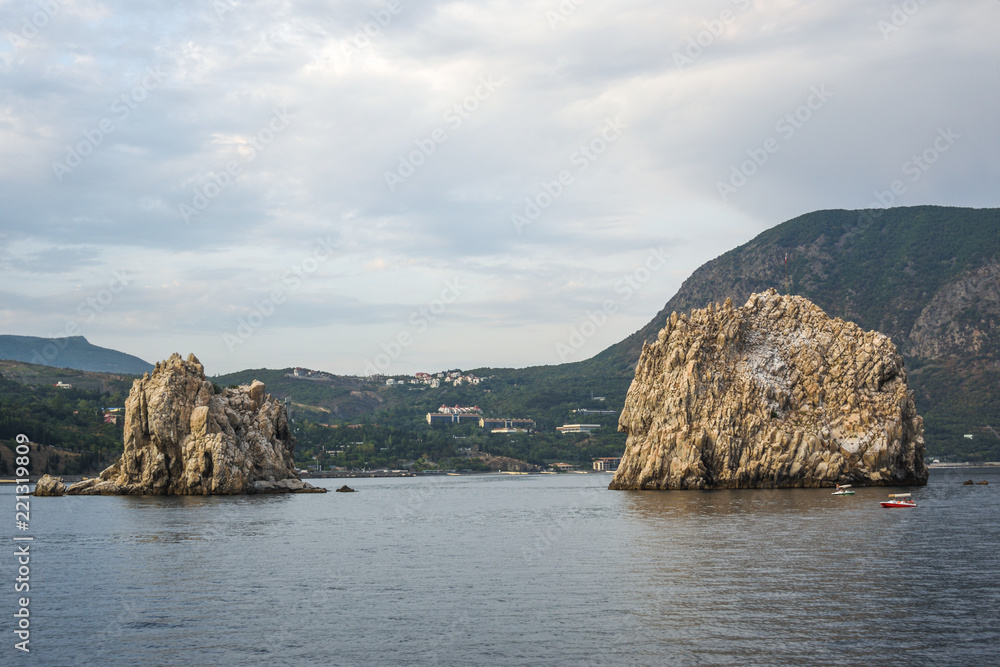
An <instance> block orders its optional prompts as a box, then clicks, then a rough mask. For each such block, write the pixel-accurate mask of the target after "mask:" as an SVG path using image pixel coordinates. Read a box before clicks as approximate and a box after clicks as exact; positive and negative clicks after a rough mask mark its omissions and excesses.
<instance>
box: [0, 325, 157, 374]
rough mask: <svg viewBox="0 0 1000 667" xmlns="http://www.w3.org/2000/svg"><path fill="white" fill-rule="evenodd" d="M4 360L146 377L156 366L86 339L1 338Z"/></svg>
mask: <svg viewBox="0 0 1000 667" xmlns="http://www.w3.org/2000/svg"><path fill="white" fill-rule="evenodd" d="M0 359H10V360H12V361H23V362H27V363H32V364H38V365H41V366H53V367H56V368H72V369H75V370H79V371H92V372H95V373H124V374H127V375H142V374H143V373H145V372H147V371H151V370H153V365H152V364H150V363H148V362H145V361H143V360H142V359H140V358H139V357H134V356H132V355H131V354H125V353H124V352H118V351H117V350H110V349H108V348H106V347H98V346H96V345H91V344H90V343H89V342H88V341H87V339H86V338H84V337H83V336H69V337H66V338H38V337H36V336H9V335H0Z"/></svg>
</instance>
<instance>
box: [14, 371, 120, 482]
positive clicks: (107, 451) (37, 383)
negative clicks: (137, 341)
mask: <svg viewBox="0 0 1000 667" xmlns="http://www.w3.org/2000/svg"><path fill="white" fill-rule="evenodd" d="M56 383H62V386H60V387H56V386H54V385H55V384H56ZM131 385H132V378H131V377H129V376H122V375H109V374H104V373H94V372H89V371H77V370H71V369H62V368H51V367H49V366H38V365H32V364H26V363H22V362H17V361H0V475H5V474H9V473H10V472H11V471H12V470H13V469H14V466H13V461H14V459H13V452H14V438H15V437H16V436H17V435H18V434H19V433H24V434H26V435H27V436H28V437H30V438H31V441H32V442H33V443H38V444H39V445H41V447H34V446H33V453H32V458H31V466H32V467H31V472H32V474H42V473H46V472H51V473H54V474H71V475H75V474H80V473H88V472H93V471H95V470H100V469H102V468H103V467H104V466H105V465H107V464H109V463H110V462H111V461H112V460H114V459H115V458H116V457H117V456H118V455H119V454H120V453H121V451H122V423H123V420H121V419H118V420H116V423H108V421H107V420H106V418H105V413H106V408H120V407H122V406H124V405H125V397H126V396H127V395H128V392H129V388H130V387H131Z"/></svg>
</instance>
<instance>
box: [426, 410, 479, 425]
mask: <svg viewBox="0 0 1000 667" xmlns="http://www.w3.org/2000/svg"><path fill="white" fill-rule="evenodd" d="M427 423H428V424H430V425H431V426H435V425H437V424H478V423H479V415H478V414H468V413H455V412H453V413H442V412H428V413H427Z"/></svg>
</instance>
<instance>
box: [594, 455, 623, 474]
mask: <svg viewBox="0 0 1000 667" xmlns="http://www.w3.org/2000/svg"><path fill="white" fill-rule="evenodd" d="M621 462H622V457H620V456H602V457H600V458H597V459H594V470H597V471H599V472H614V471H615V470H618V464H619V463H621Z"/></svg>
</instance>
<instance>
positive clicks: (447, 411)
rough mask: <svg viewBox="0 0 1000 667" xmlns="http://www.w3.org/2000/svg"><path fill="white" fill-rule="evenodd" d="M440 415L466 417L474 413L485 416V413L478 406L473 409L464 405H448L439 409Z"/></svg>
mask: <svg viewBox="0 0 1000 667" xmlns="http://www.w3.org/2000/svg"><path fill="white" fill-rule="evenodd" d="M438 413H440V414H442V415H465V414H473V413H475V414H476V415H481V414H483V411H482V409H480V407H479V406H478V405H473V406H472V407H466V406H462V405H453V406H450V407H449V406H447V405H442V406H441V407H440V408H438ZM477 418H478V417H477Z"/></svg>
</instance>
